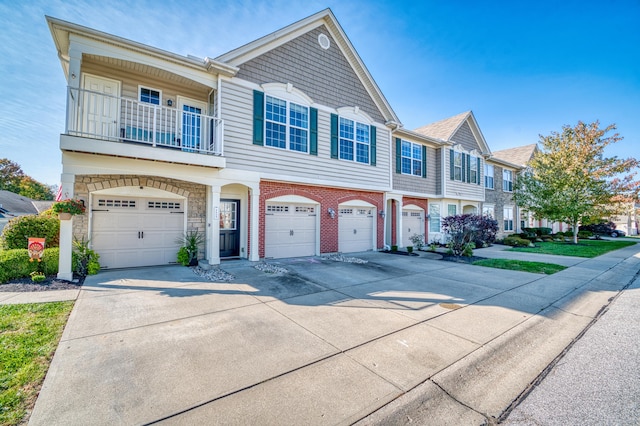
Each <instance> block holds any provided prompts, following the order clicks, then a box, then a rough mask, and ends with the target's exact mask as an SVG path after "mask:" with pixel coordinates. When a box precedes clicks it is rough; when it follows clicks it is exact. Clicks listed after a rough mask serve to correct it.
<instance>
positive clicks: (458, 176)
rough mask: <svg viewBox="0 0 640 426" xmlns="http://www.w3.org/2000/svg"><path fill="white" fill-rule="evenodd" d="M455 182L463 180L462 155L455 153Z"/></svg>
mask: <svg viewBox="0 0 640 426" xmlns="http://www.w3.org/2000/svg"><path fill="white" fill-rule="evenodd" d="M453 180H459V181H461V180H462V153H461V152H458V151H453Z"/></svg>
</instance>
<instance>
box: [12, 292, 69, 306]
mask: <svg viewBox="0 0 640 426" xmlns="http://www.w3.org/2000/svg"><path fill="white" fill-rule="evenodd" d="M79 294H80V289H77V290H50V291H24V292H10V291H0V305H19V304H23V303H45V302H65V301H67V300H76V299H77V298H78V295H79Z"/></svg>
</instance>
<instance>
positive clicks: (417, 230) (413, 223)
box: [402, 210, 424, 247]
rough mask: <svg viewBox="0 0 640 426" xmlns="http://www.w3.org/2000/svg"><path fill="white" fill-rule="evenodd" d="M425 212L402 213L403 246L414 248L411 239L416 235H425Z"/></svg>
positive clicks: (411, 211) (404, 211) (409, 211)
mask: <svg viewBox="0 0 640 426" xmlns="http://www.w3.org/2000/svg"><path fill="white" fill-rule="evenodd" d="M423 218H424V211H420V210H403V211H402V244H403V246H404V247H406V246H412V245H413V242H411V240H410V238H411V237H412V236H413V235H415V234H418V235H420V234H424V220H423Z"/></svg>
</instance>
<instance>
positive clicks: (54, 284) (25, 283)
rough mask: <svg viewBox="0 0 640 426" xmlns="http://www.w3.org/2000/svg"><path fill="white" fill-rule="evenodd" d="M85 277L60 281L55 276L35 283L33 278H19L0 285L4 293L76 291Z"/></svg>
mask: <svg viewBox="0 0 640 426" xmlns="http://www.w3.org/2000/svg"><path fill="white" fill-rule="evenodd" d="M83 282H84V277H82V278H78V280H77V281H73V282H72V281H66V280H59V279H57V278H56V276H55V275H52V276H49V277H47V279H46V280H44V281H41V282H39V283H34V282H32V281H31V278H19V279H15V280H11V281H9V282H8V283H6V284H0V292H3V291H17V292H30V291H50V290H76V289H78V288H80V287H81V286H82V283H83Z"/></svg>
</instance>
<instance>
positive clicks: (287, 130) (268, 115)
mask: <svg viewBox="0 0 640 426" xmlns="http://www.w3.org/2000/svg"><path fill="white" fill-rule="evenodd" d="M265 130H266V132H265V145H267V146H272V147H275V148H281V149H289V150H292V151H300V152H308V147H309V108H308V107H306V106H303V105H298V104H295V103H293V102H288V101H285V100H282V99H278V98H274V97H273V96H266V105H265Z"/></svg>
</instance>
